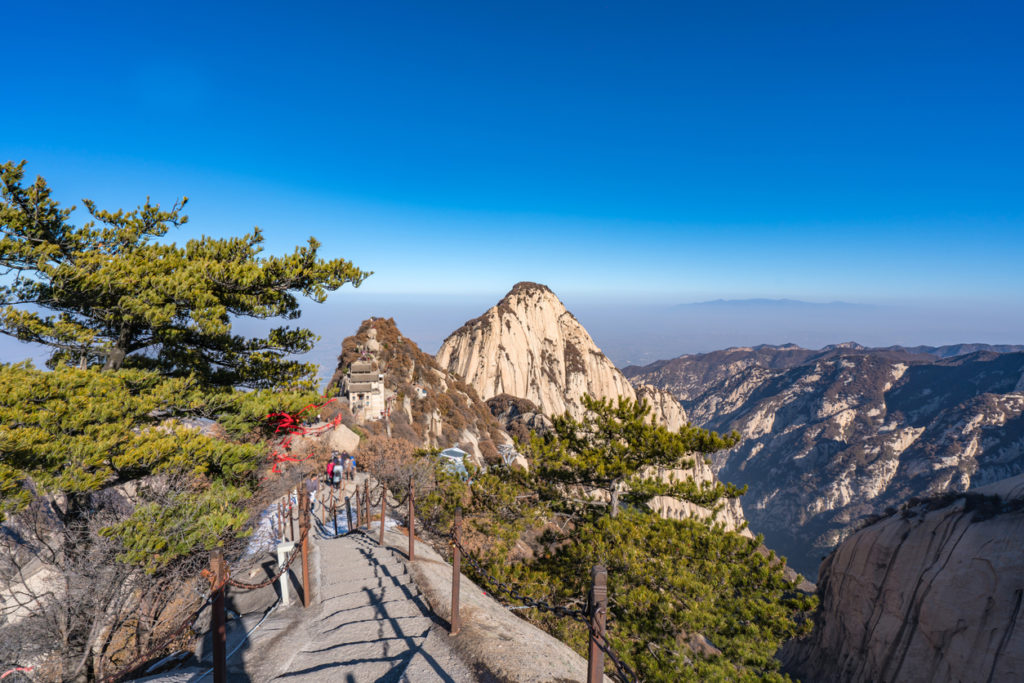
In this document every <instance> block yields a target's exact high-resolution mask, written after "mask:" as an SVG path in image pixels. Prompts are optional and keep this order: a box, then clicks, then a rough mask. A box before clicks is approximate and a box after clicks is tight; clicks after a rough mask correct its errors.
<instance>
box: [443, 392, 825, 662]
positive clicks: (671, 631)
mask: <svg viewBox="0 0 1024 683" xmlns="http://www.w3.org/2000/svg"><path fill="white" fill-rule="evenodd" d="M585 404H586V406H587V407H588V409H589V412H588V414H587V415H585V416H584V417H583V419H581V420H576V419H573V418H572V417H570V416H569V415H563V416H561V417H558V418H556V419H554V420H553V422H554V429H553V430H552V432H551V433H550V434H548V435H546V436H544V437H538V436H533V437H532V438H531V440H530V443H528V444H522V445H521V448H522V450H523V451H524V453H525V454H526V455H528V456H529V458H530V463H531V469H530V471H529V473H525V472H522V471H510V470H507V469H505V468H493V469H492V470H490V471H489V472H488V473H486V474H483V475H477V476H475V477H474V478H473V480H472V482H471V483H470V484H467V483H465V482H459V481H456V480H447V479H442V480H440V484H441V489H442V491H440V492H434V493H432V494H431V497H429V498H428V499H427V500H425V501H424V504H423V507H427V508H429V507H430V506H434V507H443V508H445V510H444V511H443V512H438V511H436V510H435V511H432V512H428V514H433V515H435V516H437V517H439V518H443V519H445V520H448V519H450V515H451V508H452V507H453V506H454V505H456V504H460V505H462V506H463V509H464V515H465V518H466V523H465V526H464V528H465V537H466V543H467V544H468V547H470V548H471V549H473V550H475V554H476V555H477V556H478V558H479V560H480V561H481V562H482V563H483V564H484V565H485V566H486V568H487V571H488V573H489V574H490V575H492V576H495V577H497V578H499V579H501V580H502V581H506V582H510V583H512V584H514V585H516V586H517V587H518V590H519V592H520V593H521V594H523V595H528V596H531V597H534V598H538V599H542V600H545V601H547V602H548V603H549V604H553V605H563V606H567V607H570V608H576V609H583V608H584V606H585V600H586V595H587V592H588V591H589V581H590V569H591V567H593V566H594V565H596V564H603V565H604V566H605V567H606V568H607V569H608V581H609V596H610V597H609V614H608V626H609V637H610V641H611V644H612V646H613V647H614V649H615V650H616V651H617V652H618V653H619V655H620V656H622V658H623V660H624V661H625V662H626V663H628V664H629V665H630V666H631V667H632V668H633V669H634V670H636V671H637V672H638V673H639V674H640V676H641V679H642V680H645V681H703V680H708V681H716V680H723V681H724V680H786V678H785V676H783V675H782V674H780V673H778V662H777V661H776V660H775V659H774V654H775V652H776V650H777V649H778V647H779V646H780V645H781V644H782V642H784V641H785V640H787V639H788V638H790V637H793V636H794V635H798V634H800V633H804V632H806V631H808V630H809V628H810V626H811V624H810V621H809V619H808V618H807V617H808V615H809V613H810V612H811V611H812V610H813V608H814V605H815V599H814V598H813V596H807V595H804V594H802V593H800V592H799V591H797V590H796V586H797V581H789V580H787V579H786V578H785V576H784V573H783V565H782V562H781V561H780V560H779V559H777V558H775V556H774V554H771V553H769V552H767V551H765V550H764V549H763V546H762V544H761V538H760V537H758V538H749V537H747V536H744V535H742V534H741V533H738V532H737V531H725V530H724V528H723V527H722V525H721V524H717V523H716V522H715V521H714V519H713V518H708V519H685V520H671V519H662V518H661V517H659V516H658V515H656V514H654V513H653V512H652V511H651V510H650V508H649V507H648V506H647V505H646V503H647V502H649V501H650V500H651V499H652V498H653V497H654V496H672V497H675V498H677V499H679V500H683V501H689V502H692V503H695V504H698V505H701V506H703V507H706V508H708V509H710V510H712V511H714V510H716V509H718V508H720V507H721V504H722V502H723V501H724V500H726V499H728V498H732V497H736V496H739V495H742V493H743V490H742V489H737V488H736V487H734V486H732V485H730V484H721V483H714V484H711V483H705V484H702V485H699V484H697V483H695V482H694V481H693V480H692V478H687V479H686V480H685V481H662V480H661V479H660V478H657V479H656V478H653V477H652V475H656V474H658V472H659V468H664V469H680V468H685V467H688V466H692V465H693V463H694V460H695V459H696V458H702V457H706V456H707V455H708V454H709V453H713V452H714V451H716V450H719V449H721V448H728V447H730V446H732V445H734V444H735V443H736V441H737V440H738V438H739V437H738V435H737V434H735V433H734V434H730V435H726V436H721V435H718V434H716V433H714V432H710V431H708V430H704V429H700V428H697V427H693V426H689V425H688V426H686V427H683V428H682V429H680V430H679V431H677V432H670V431H668V430H667V429H665V428H664V427H661V426H658V425H654V424H652V423H651V421H650V419H649V409H648V407H647V406H646V405H645V404H643V403H642V402H641V403H637V402H633V401H629V400H625V399H621V400H618V401H614V402H613V401H608V400H595V399H591V398H587V399H585ZM442 528H446V527H442ZM524 545H527V546H530V547H531V551H530V552H528V553H523V552H521V549H522V548H523V547H524ZM517 549H519V550H518V551H517ZM463 566H464V567H466V568H467V571H468V572H469V573H470V574H472V575H474V578H476V579H477V580H478V581H479V582H480V583H481V585H483V586H490V584H489V583H488V581H487V579H486V578H485V577H484V576H481V575H479V574H478V573H477V572H476V571H475V570H474V568H473V566H472V564H471V563H466V564H464V565H463ZM798 580H799V579H798ZM502 597H505V596H502ZM517 613H518V614H520V615H522V616H524V617H526V618H528V619H530V620H531V621H533V622H534V623H536V624H537V625H539V626H541V627H542V628H544V629H545V630H547V631H548V632H550V633H552V634H553V635H555V636H556V637H558V638H560V639H561V640H563V641H565V642H567V643H569V644H570V645H571V646H573V647H574V648H575V649H576V650H577V651H578V652H580V653H581V654H583V655H585V654H586V646H587V630H586V628H585V626H583V625H582V624H580V623H579V622H576V621H574V620H571V619H567V618H564V617H556V616H553V615H552V614H550V613H547V612H542V611H540V610H536V609H529V610H524V611H519V612H517ZM609 665H610V664H609Z"/></svg>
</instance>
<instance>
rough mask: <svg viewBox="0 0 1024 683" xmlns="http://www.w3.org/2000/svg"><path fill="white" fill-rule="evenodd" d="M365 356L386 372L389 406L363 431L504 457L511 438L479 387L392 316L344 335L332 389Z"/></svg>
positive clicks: (483, 457) (482, 457)
mask: <svg viewBox="0 0 1024 683" xmlns="http://www.w3.org/2000/svg"><path fill="white" fill-rule="evenodd" d="M361 358H362V359H364V362H366V360H367V359H368V360H369V362H371V363H372V364H373V367H374V371H376V372H378V373H379V374H380V376H381V377H382V378H383V379H382V381H383V384H384V390H385V392H386V394H387V396H388V397H389V398H388V400H389V406H390V407H389V410H388V418H387V419H386V420H375V421H371V422H364V423H363V424H362V425H361V427H362V429H363V430H364V431H369V432H375V433H384V432H387V433H388V435H390V436H394V437H401V438H404V439H407V440H408V441H411V442H412V443H415V444H418V445H421V446H424V447H437V448H447V447H449V446H457V447H459V448H462V449H463V450H465V451H466V452H467V453H469V454H471V455H472V456H473V457H474V458H475V459H477V460H478V461H479V462H490V463H493V462H499V461H500V460H501V457H500V455H499V454H498V446H502V445H508V444H511V443H512V439H511V438H510V437H509V436H508V434H506V433H505V431H504V430H503V429H502V428H501V426H500V425H499V424H498V421H497V420H496V419H495V418H494V416H492V415H491V411H490V409H489V408H488V407H487V404H485V403H484V402H483V401H482V400H481V399H480V397H479V396H478V395H477V392H476V391H475V390H474V389H473V388H472V387H470V386H468V385H466V384H465V383H464V382H463V381H462V380H461V379H459V378H458V377H455V376H453V375H451V374H450V373H448V372H446V371H445V370H443V369H441V368H440V367H438V365H437V363H436V362H435V361H434V359H433V358H432V357H431V356H430V355H429V354H426V353H424V352H423V351H422V350H420V348H419V346H417V345H416V343H415V342H413V341H412V340H411V339H409V338H407V337H404V336H402V334H401V332H399V330H398V327H397V326H396V325H395V321H394V320H393V319H391V318H371V319H369V320H365V321H363V323H362V325H360V327H359V330H358V331H357V332H356V334H354V335H352V336H351V337H346V338H345V340H344V341H343V342H342V352H341V355H340V356H339V357H338V366H337V370H335V372H334V375H333V377H332V378H331V381H330V383H329V384H328V390H329V391H334V390H336V389H337V388H338V387H340V386H341V384H342V378H343V377H344V375H345V373H346V372H348V369H349V368H350V367H351V366H352V364H353V363H354V362H356V361H358V360H360V359H361Z"/></svg>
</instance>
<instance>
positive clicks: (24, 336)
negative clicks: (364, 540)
mask: <svg viewBox="0 0 1024 683" xmlns="http://www.w3.org/2000/svg"><path fill="white" fill-rule="evenodd" d="M84 204H85V208H86V210H87V212H88V214H89V216H90V217H91V220H89V221H88V222H86V223H85V224H84V225H75V224H73V223H72V222H71V216H72V211H73V208H74V207H72V208H71V209H66V208H62V207H61V206H60V205H59V204H58V203H57V202H56V201H55V200H54V199H53V198H52V197H51V192H50V188H49V187H48V186H47V184H46V182H45V181H44V180H43V179H42V178H39V179H37V180H36V181H35V182H34V183H31V184H26V183H25V182H24V162H22V163H20V164H15V163H6V164H3V165H2V166H0V333H3V334H7V335H10V336H12V337H15V338H17V339H20V340H22V341H26V342H35V343H37V344H42V345H44V346H47V347H49V348H50V349H51V350H52V351H51V355H50V358H49V361H48V363H47V365H48V366H49V367H50V368H51V370H52V371H51V372H43V371H40V370H37V369H34V368H32V367H31V366H30V365H28V364H19V365H0V524H2V526H3V528H2V529H0V576H2V577H3V580H4V581H3V584H2V586H0V588H2V590H0V599H2V600H3V603H2V604H0V664H3V663H8V662H10V663H17V662H18V661H24V660H25V659H26V658H28V659H32V660H33V661H35V662H41V665H40V667H39V668H37V672H38V673H40V675H41V676H42V677H43V678H45V679H47V680H93V679H97V678H100V677H102V676H104V675H106V674H109V673H111V672H112V670H113V669H116V668H118V666H119V665H121V664H123V663H124V662H126V661H128V660H131V659H133V658H135V657H138V656H139V655H140V654H143V653H145V651H146V649H147V647H149V646H150V645H151V644H152V643H153V642H154V638H156V637H159V636H160V634H161V633H162V631H161V629H162V628H166V625H167V624H168V623H169V622H170V621H173V620H174V619H178V620H180V618H181V614H179V612H180V611H181V609H182V607H183V605H182V604H180V601H179V600H178V599H177V598H176V597H175V596H176V595H178V594H179V593H178V592H177V591H175V590H172V588H175V587H177V586H179V585H180V584H181V582H182V581H183V580H186V579H188V578H190V577H194V576H196V574H197V566H196V563H197V562H201V561H202V558H203V552H204V551H206V550H209V549H210V548H212V547H215V546H217V545H221V544H224V543H225V542H227V541H229V540H231V539H232V538H236V537H238V536H239V535H241V534H244V533H245V528H246V525H247V522H248V512H247V511H246V509H245V503H246V501H249V500H250V499H251V498H252V494H253V490H254V488H255V487H256V485H257V484H258V469H259V467H260V465H261V464H262V462H263V461H264V459H265V457H266V447H265V446H264V445H263V444H261V443H260V442H259V440H258V439H254V438H248V439H245V440H244V442H239V441H233V440H231V439H230V438H215V437H214V436H211V435H208V434H205V433H203V432H201V431H200V430H198V429H197V428H196V426H197V425H202V424H204V422H203V421H202V420H197V418H212V419H214V420H217V421H219V422H220V423H221V424H222V425H223V426H224V427H225V428H226V429H227V431H228V432H229V433H231V434H232V435H240V434H243V433H246V432H252V431H253V430H254V429H255V428H256V427H258V426H259V425H260V419H261V418H262V416H264V415H266V414H267V413H269V412H272V411H287V412H292V411H295V410H297V409H298V408H299V407H301V406H302V405H304V404H306V403H308V402H309V401H310V400H312V399H313V398H314V397H315V393H314V392H313V387H314V381H315V376H314V366H312V365H310V364H307V363H302V362H300V361H297V360H295V359H294V358H292V356H293V354H297V353H302V352H305V351H308V350H310V349H311V348H312V345H313V343H314V342H315V339H316V337H315V335H314V334H313V333H312V332H311V331H310V330H307V329H302V328H290V327H279V328H276V329H273V330H271V331H270V332H269V333H268V334H267V335H265V336H263V337H246V336H243V335H239V334H236V333H234V332H233V330H232V321H233V320H235V319H237V318H240V317H250V318H260V319H270V318H284V319H286V320H295V319H297V318H298V317H299V315H300V309H299V299H298V298H299V297H300V296H304V297H308V298H311V299H313V300H314V301H318V302H321V301H323V300H324V299H325V298H326V296H327V294H328V293H329V292H331V291H333V290H336V289H338V288H339V287H341V286H342V285H344V284H346V283H349V284H352V285H355V286H358V285H359V284H360V283H361V282H362V280H363V279H364V278H365V277H366V276H367V275H368V273H365V272H362V271H360V270H359V269H358V268H356V267H354V266H353V265H352V264H351V263H349V262H347V261H345V260H342V259H334V260H324V259H321V258H320V257H319V255H318V247H319V245H318V244H317V242H316V241H315V240H313V239H310V241H309V243H308V245H307V246H304V247H299V248H297V249H296V250H295V251H294V252H293V253H292V254H290V255H286V256H264V255H262V254H261V249H262V247H261V244H262V241H263V238H262V236H261V234H260V232H259V230H255V231H254V232H253V233H251V234H249V235H245V236H242V237H238V238H230V239H214V238H209V237H203V238H199V239H193V240H190V241H188V243H187V244H186V245H185V246H184V247H181V246H178V245H176V244H175V243H173V242H167V241H166V240H164V239H163V238H165V237H166V236H167V234H168V233H169V231H170V230H172V229H174V228H176V227H177V226H180V225H182V224H184V223H185V222H186V221H187V217H186V216H184V215H183V214H182V213H181V210H182V208H183V206H184V204H185V200H182V201H181V202H179V203H176V204H175V205H174V206H172V207H171V208H170V209H169V210H162V209H161V208H160V206H159V205H155V204H151V203H150V202H149V201H148V200H147V202H146V203H145V204H144V205H143V206H141V207H139V208H138V209H136V210H134V211H114V212H111V211H104V210H101V209H98V208H97V207H96V206H95V205H94V204H93V202H91V201H88V200H86V201H85V202H84Z"/></svg>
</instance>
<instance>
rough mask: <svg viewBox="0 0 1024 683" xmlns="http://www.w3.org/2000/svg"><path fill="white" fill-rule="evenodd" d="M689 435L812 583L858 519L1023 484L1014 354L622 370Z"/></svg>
mask: <svg viewBox="0 0 1024 683" xmlns="http://www.w3.org/2000/svg"><path fill="white" fill-rule="evenodd" d="M623 373H624V374H625V375H626V376H627V377H629V378H630V380H631V381H633V382H638V383H649V384H653V385H654V386H657V387H660V388H663V389H667V390H669V391H671V392H672V393H673V394H674V395H675V396H676V397H677V398H678V399H679V400H680V401H681V403H682V404H683V407H684V408H685V409H686V411H687V415H688V417H689V418H690V419H691V420H692V421H693V422H694V423H696V424H699V425H702V426H705V427H709V428H711V429H715V430H717V431H731V430H733V429H736V430H738V431H739V432H740V433H741V434H742V435H743V437H744V438H743V441H742V442H741V443H740V444H739V445H738V446H736V447H735V448H733V449H732V450H730V451H728V452H725V453H721V454H719V455H718V456H717V457H716V459H715V462H714V467H715V469H716V471H717V473H718V475H719V476H720V477H721V478H722V479H723V480H726V481H732V482H734V483H736V484H746V485H748V486H749V487H750V490H749V492H748V494H747V495H746V496H745V497H744V498H743V507H744V510H745V512H746V515H747V518H748V519H749V520H750V524H751V527H752V528H753V529H754V531H757V532H762V533H764V534H765V539H766V542H767V544H768V545H769V546H770V547H772V548H775V549H777V550H779V551H780V552H781V553H782V554H784V555H786V556H787V557H788V558H789V560H790V564H791V565H792V566H793V567H794V568H796V569H798V570H799V571H801V572H804V573H805V574H806V575H808V576H810V577H812V578H813V577H814V576H816V574H817V565H818V562H819V561H820V559H821V558H822V556H824V555H826V554H827V553H828V552H829V551H830V550H831V549H832V548H834V547H835V546H836V544H838V543H839V542H840V541H841V540H842V539H843V538H845V537H846V536H847V535H849V534H850V533H851V532H852V531H853V530H854V529H855V528H856V527H857V526H858V525H859V524H861V523H862V522H863V521H864V520H865V519H868V518H870V517H871V516H873V515H877V514H880V513H882V512H883V511H884V510H886V509H887V508H889V507H894V506H898V505H900V504H902V503H904V502H906V501H907V500H909V499H910V498H912V497H914V496H922V495H932V494H937V493H943V492H948V491H964V490H967V489H969V488H971V487H974V486H979V485H983V484H988V483H991V482H994V481H998V480H1000V479H1004V478H1006V477H1010V476H1014V475H1016V474H1020V473H1021V472H1024V346H1010V345H1006V346H992V345H988V344H955V345H948V346H917V347H910V348H907V347H901V346H893V347H887V348H865V347H863V346H861V345H860V344H856V343H854V342H849V343H845V344H835V345H831V346H827V347H825V348H822V349H805V348H801V347H799V346H796V345H791V344H790V345H781V346H771V345H762V346H756V347H736V348H731V349H725V350H722V351H715V352H712V353H705V354H692V355H686V356H680V357H678V358H674V359H672V360H666V361H658V362H656V363H652V364H650V365H646V366H643V367H627V368H625V369H624V370H623Z"/></svg>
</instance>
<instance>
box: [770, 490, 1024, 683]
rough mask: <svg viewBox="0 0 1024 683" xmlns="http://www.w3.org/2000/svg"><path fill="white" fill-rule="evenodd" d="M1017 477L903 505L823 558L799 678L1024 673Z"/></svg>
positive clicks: (794, 649)
mask: <svg viewBox="0 0 1024 683" xmlns="http://www.w3.org/2000/svg"><path fill="white" fill-rule="evenodd" d="M1022 540H1024V475H1019V476H1016V477H1013V478H1010V479H1005V480H1003V481H1001V482H999V483H996V484H992V485H990V486H985V487H981V488H978V489H974V490H973V491H971V492H968V493H961V494H947V495H944V496H940V497H939V498H934V499H928V500H922V501H917V502H913V503H910V504H908V505H906V506H904V508H903V509H902V510H901V511H899V512H897V513H894V514H892V515H890V516H888V517H886V518H884V519H882V520H880V521H876V522H875V523H873V524H870V525H868V526H867V527H865V528H864V529H862V530H860V531H858V532H857V533H855V534H854V535H853V536H851V537H850V538H848V539H847V540H846V541H844V542H843V543H842V545H840V546H839V548H838V549H836V551H835V552H834V553H832V555H830V556H829V557H828V559H826V560H825V562H824V563H823V564H822V568H821V577H820V579H819V583H818V587H819V595H820V597H821V603H820V606H819V611H818V614H817V615H816V616H815V621H814V631H813V632H812V633H811V634H810V636H809V637H807V638H805V639H803V640H800V641H794V642H791V643H789V644H787V645H786V647H784V648H783V650H782V652H781V653H780V658H781V659H782V660H783V662H784V664H785V667H786V669H787V670H788V672H789V673H790V674H792V675H794V676H798V677H799V678H800V679H802V680H804V681H808V682H810V683H814V682H816V681H828V682H830V683H831V682H833V681H836V682H846V681H850V682H853V681H906V682H908V683H917V682H920V683H930V682H931V681H1012V680H1020V675H1021V672H1024V628H1021V620H1022V619H1024V614H1022V612H1021V596H1022V594H1024V553H1022V552H1021V543H1022Z"/></svg>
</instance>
